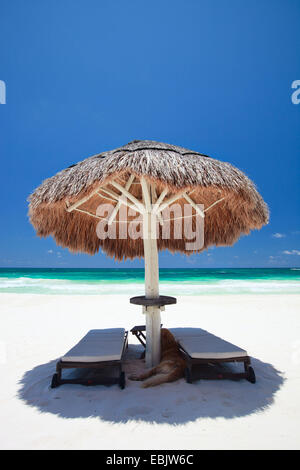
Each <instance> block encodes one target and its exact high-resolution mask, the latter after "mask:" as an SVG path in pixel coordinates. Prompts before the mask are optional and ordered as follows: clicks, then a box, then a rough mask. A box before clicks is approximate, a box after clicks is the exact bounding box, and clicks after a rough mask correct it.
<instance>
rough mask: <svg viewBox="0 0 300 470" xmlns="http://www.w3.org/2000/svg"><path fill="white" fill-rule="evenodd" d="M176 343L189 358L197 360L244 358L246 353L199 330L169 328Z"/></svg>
mask: <svg viewBox="0 0 300 470" xmlns="http://www.w3.org/2000/svg"><path fill="white" fill-rule="evenodd" d="M170 331H171V332H172V333H173V335H174V336H175V338H176V339H177V341H179V343H180V345H181V346H182V347H183V349H184V350H185V351H186V352H187V353H188V354H189V356H191V357H193V358H195V359H196V358H197V359H229V358H231V357H244V356H247V352H246V351H245V350H244V349H241V348H239V347H238V346H235V345H234V344H231V343H229V342H228V341H225V340H224V339H222V338H219V337H218V336H215V335H213V334H211V333H208V331H205V330H202V329H201V328H171V329H170Z"/></svg>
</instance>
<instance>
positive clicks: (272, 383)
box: [0, 294, 300, 449]
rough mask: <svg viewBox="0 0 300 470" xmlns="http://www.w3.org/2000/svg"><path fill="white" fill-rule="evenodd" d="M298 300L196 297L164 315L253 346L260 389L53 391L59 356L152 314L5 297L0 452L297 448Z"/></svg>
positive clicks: (104, 300)
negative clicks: (87, 338) (89, 336)
mask: <svg viewBox="0 0 300 470" xmlns="http://www.w3.org/2000/svg"><path fill="white" fill-rule="evenodd" d="M299 307H300V296H299V295H280V296H279V295H225V296H199V297H196V296H195V297H188V296H187V297H179V298H178V304H177V305H175V306H170V307H169V308H167V309H166V311H165V312H164V313H163V314H162V321H163V324H164V326H166V327H176V326H197V327H201V328H204V329H207V330H208V331H210V332H212V333H214V334H217V335H218V336H221V337H223V338H224V339H226V340H228V341H231V342H233V343H235V344H237V345H239V346H241V347H243V348H244V349H247V351H248V353H249V354H250V355H251V356H252V357H253V365H254V368H255V372H256V375H257V383H256V384H255V385H252V384H250V383H248V382H246V381H241V382H230V381H220V382H215V381H201V382H197V383H196V384H193V385H189V384H186V383H185V381H184V380H183V379H182V380H181V381H178V382H176V383H174V384H166V385H163V386H161V387H157V388H155V389H149V390H142V389H140V388H139V386H138V384H137V383H134V382H130V381H127V386H126V388H125V390H123V391H121V390H120V389H118V387H116V386H113V387H104V386H97V387H88V388H86V387H82V386H80V385H75V386H73V385H68V386H62V387H59V388H58V389H54V390H49V379H50V377H51V375H52V373H53V372H54V364H55V361H56V359H57V358H58V357H59V356H61V355H62V354H63V353H65V352H66V351H67V350H68V349H69V348H70V347H71V346H72V345H73V344H74V343H75V342H76V341H78V340H79V339H80V338H81V337H82V336H83V335H84V334H85V333H86V332H87V331H88V330H89V329H92V328H106V327H107V328H108V327H119V326H124V327H125V328H126V329H130V328H132V326H134V325H136V324H143V323H144V317H143V315H142V313H141V311H140V309H139V307H137V306H134V305H130V304H129V300H128V296H123V295H122V296H97V295H96V296H55V295H52V296H51V295H33V294H32V295H31V294H1V295H0V309H1V333H0V371H1V377H2V381H3V383H4V384H3V386H2V387H1V392H0V420H1V423H2V426H1V430H0V448H2V449H20V448H22V449H32V448H36V449H66V448H73V449H147V448H152V449H211V448H212V449H213V448H220V449H223V448H224V449H234V448H236V449H240V448H246V449H251V448H268V449H271V448H275V449H276V448H280V449H281V448H282V449H283V448H285V449H287V448H299V447H300V431H299V426H298V423H299V419H300V399H299V396H300V315H299V311H300V309H299ZM130 343H131V345H132V346H131V353H132V357H133V358H134V357H136V356H137V352H138V346H137V344H136V341H135V338H133V337H132V336H131V335H130ZM128 367H130V365H129V366H127V369H128Z"/></svg>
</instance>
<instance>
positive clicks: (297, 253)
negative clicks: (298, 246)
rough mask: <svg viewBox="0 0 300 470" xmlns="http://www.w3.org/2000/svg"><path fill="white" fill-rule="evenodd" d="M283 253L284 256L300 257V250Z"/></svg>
mask: <svg viewBox="0 0 300 470" xmlns="http://www.w3.org/2000/svg"><path fill="white" fill-rule="evenodd" d="M282 253H283V254H284V255H298V256H300V250H291V251H288V250H285V251H283V252H282Z"/></svg>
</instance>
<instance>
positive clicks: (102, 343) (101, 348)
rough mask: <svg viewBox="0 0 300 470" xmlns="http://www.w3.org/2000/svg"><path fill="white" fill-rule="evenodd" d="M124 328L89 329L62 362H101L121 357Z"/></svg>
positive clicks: (116, 359)
mask: <svg viewBox="0 0 300 470" xmlns="http://www.w3.org/2000/svg"><path fill="white" fill-rule="evenodd" d="M124 339H125V329H124V328H109V329H107V330H91V331H89V332H88V333H87V334H86V335H85V336H84V337H83V338H82V339H81V340H80V341H79V343H77V344H76V345H75V346H74V347H73V348H72V349H70V351H69V352H67V354H66V355H65V356H63V357H62V358H61V360H62V361H64V362H102V361H118V360H120V359H121V356H122V351H123V346H124Z"/></svg>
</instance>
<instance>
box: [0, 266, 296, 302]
mask: <svg viewBox="0 0 300 470" xmlns="http://www.w3.org/2000/svg"><path fill="white" fill-rule="evenodd" d="M0 293H14V294H16V293H20V294H21V293H22V294H24V293H25V294H52V295H105V294H110V295H120V294H123V295H124V294H125V295H130V296H131V295H132V296H133V295H142V294H143V293H144V270H143V269H56V268H53V269H43V268H40V269H39V268H34V269H29V268H0ZM160 293H161V294H162V295H219V294H300V268H284V269H281V268H277V269H271V268H266V269H262V268H257V269H256V268H255V269H253V268H252V269H233V268H231V269H227V268H224V269H222V268H220V269H160Z"/></svg>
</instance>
